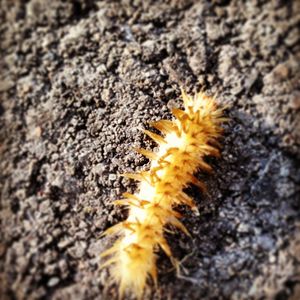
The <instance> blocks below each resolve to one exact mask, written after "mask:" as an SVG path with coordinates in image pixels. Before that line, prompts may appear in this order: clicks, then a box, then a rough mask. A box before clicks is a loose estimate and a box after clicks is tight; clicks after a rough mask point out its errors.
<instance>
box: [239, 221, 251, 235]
mask: <svg viewBox="0 0 300 300" xmlns="http://www.w3.org/2000/svg"><path fill="white" fill-rule="evenodd" d="M237 231H238V232H240V233H246V232H249V231H250V227H249V225H247V224H245V223H241V224H240V225H239V226H238V229H237Z"/></svg>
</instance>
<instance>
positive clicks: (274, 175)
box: [0, 0, 300, 300]
mask: <svg viewBox="0 0 300 300" xmlns="http://www.w3.org/2000/svg"><path fill="white" fill-rule="evenodd" d="M0 3H1V8H0V20H1V22H0V34H1V42H0V50H1V58H0V70H1V71H0V100H1V101H0V157H1V161H0V190H1V203H0V220H1V229H0V230H1V243H0V258H1V261H0V295H1V299H4V300H6V299H18V300H19V299H79V300H83V299H117V288H116V286H115V285H110V284H109V280H110V275H109V270H99V266H100V265H101V259H100V258H99V254H100V253H101V252H102V251H103V250H104V249H106V248H107V247H108V246H109V245H111V243H112V241H113V239H112V238H101V237H100V235H101V233H102V232H103V231H104V230H105V229H106V228H108V227H109V226H111V225H112V224H115V223H117V222H118V221H120V220H123V219H124V218H125V217H126V211H124V210H121V209H119V208H114V207H113V205H112V202H113V200H115V199H119V198H120V197H121V195H122V193H123V192H125V191H134V190H135V189H136V183H135V182H132V181H130V180H127V179H124V178H122V177H120V176H118V175H119V174H120V173H124V172H131V171H138V170H140V169H147V167H148V166H149V164H148V161H147V159H145V158H143V157H141V156H140V155H138V154H136V153H135V152H134V151H133V150H132V149H133V148H134V147H146V148H147V149H155V147H156V146H155V144H154V143H152V142H151V141H150V140H149V139H148V138H147V137H146V136H144V135H143V133H141V131H140V129H141V128H148V127H149V125H148V122H149V121H153V120H160V119H162V118H170V117H171V115H170V112H169V108H172V107H174V106H176V107H180V106H181V105H182V104H181V100H180V87H183V88H184V89H186V90H187V91H188V92H189V93H194V92H197V91H199V90H201V89H203V90H204V91H206V92H207V93H208V94H210V95H216V98H217V102H218V103H219V104H220V105H228V108H227V109H226V111H225V114H226V116H228V117H229V118H230V120H231V121H230V122H229V123H228V124H226V125H224V129H225V133H224V137H223V138H222V139H221V140H220V143H221V144H222V157H221V158H218V159H213V158H207V161H208V162H209V163H210V164H211V165H212V166H213V168H214V173H213V174H209V175H208V174H202V173H201V172H200V173H199V174H198V176H199V178H202V180H203V181H204V182H205V183H206V185H207V186H208V192H207V194H201V193H200V192H199V191H198V190H197V189H196V188H190V189H189V190H188V193H189V194H190V195H191V196H192V197H193V198H194V199H195V201H196V202H197V206H198V209H199V211H200V216H199V215H195V214H193V213H192V212H190V211H189V210H188V209H187V208H184V207H183V208H180V210H182V211H183V213H184V216H185V217H184V218H183V220H182V221H183V223H184V224H185V226H186V227H187V228H188V229H189V231H190V233H191V235H192V237H187V236H185V235H184V234H182V233H179V232H178V233H176V234H175V235H168V236H167V238H168V241H169V243H170V245H171V248H172V251H173V253H174V256H176V258H177V259H178V260H181V274H177V275H176V272H175V271H174V269H173V268H172V264H171V263H170V262H169V260H168V258H167V257H166V256H165V255H164V254H163V253H162V252H159V258H158V265H159V285H158V287H157V289H156V290H155V288H154V287H153V285H152V284H151V282H149V288H148V289H147V290H146V292H145V295H144V299H175V300H179V299H180V300H182V299H236V300H240V299H276V300H283V299H291V300H297V299H300V284H299V282H300V267H299V264H300V231H299V229H300V199H299V194H300V193H299V190H300V188H299V187H300V168H299V166H300V164H299V162H300V114H299V109H300V33H299V28H300V26H299V25H300V2H299V1H297V0H294V1H291V0H282V1H280V0H274V1H267V0H248V1H239V0H211V1H209V0H198V1H196V0H195V1H193V0H181V1H180V0H169V1H163V0H160V1H142V0H140V1H139V0H132V1H129V0H128V1H127V0H124V1H108V0H107V1H90V0H88V1H85V0H77V1H75V0H74V1H57V0H52V1H47V0H43V1H42V0H31V1H22V0H19V1H17V0H16V1H9V0H1V1H0ZM127 298H128V299H129V297H126V299H127Z"/></svg>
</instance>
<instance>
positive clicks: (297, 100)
mask: <svg viewBox="0 0 300 300" xmlns="http://www.w3.org/2000/svg"><path fill="white" fill-rule="evenodd" d="M289 106H290V108H292V109H294V110H298V109H299V108H300V93H299V92H297V93H295V94H294V95H293V97H292V99H291V101H290V103H289Z"/></svg>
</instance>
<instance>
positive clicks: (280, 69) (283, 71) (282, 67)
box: [273, 64, 289, 80]
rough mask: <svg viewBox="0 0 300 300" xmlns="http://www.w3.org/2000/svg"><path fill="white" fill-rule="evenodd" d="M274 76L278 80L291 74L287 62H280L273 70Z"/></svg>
mask: <svg viewBox="0 0 300 300" xmlns="http://www.w3.org/2000/svg"><path fill="white" fill-rule="evenodd" d="M273 72H274V73H273V74H274V77H276V79H278V80H283V79H286V78H287V77H288V75H289V68H288V67H287V65H286V64H279V65H277V66H276V67H275V69H274V70H273Z"/></svg>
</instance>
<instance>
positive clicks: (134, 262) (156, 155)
mask: <svg viewBox="0 0 300 300" xmlns="http://www.w3.org/2000/svg"><path fill="white" fill-rule="evenodd" d="M182 98H183V102H184V110H180V109H173V110H172V113H173V115H174V116H175V119H174V120H173V121H169V120H161V121H158V122H155V123H152V126H153V127H155V128H156V129H158V130H159V131H161V132H162V134H163V136H160V135H157V134H155V133H153V132H150V131H147V130H145V133H146V134H147V135H148V136H150V137H151V138H152V139H153V140H154V141H156V142H157V143H158V145H159V148H158V151H157V152H151V151H148V150H145V149H138V150H137V151H138V152H139V153H141V154H143V155H145V156H146V157H148V158H149V159H150V160H151V167H150V170H149V171H148V172H142V173H139V174H125V175H124V176H127V177H128V178H132V179H135V180H139V181H140V187H139V191H138V192H137V193H136V194H135V195H131V194H129V193H125V194H124V199H122V200H117V201H115V204H117V205H125V206H127V207H128V208H129V215H128V218H127V220H125V221H123V222H121V223H119V224H117V225H115V226H113V227H111V228H109V229H108V230H107V231H106V232H105V233H104V234H115V233H119V234H120V238H119V239H118V240H117V241H116V242H115V244H114V245H113V246H112V247H111V248H110V249H108V250H106V251H105V252H104V253H102V257H104V256H110V258H109V259H108V260H107V261H106V263H105V266H106V265H111V268H110V270H111V275H112V278H113V279H114V280H115V281H116V282H117V283H118V284H119V296H120V297H122V296H123V294H124V292H125V290H128V291H129V292H132V293H133V294H135V296H136V297H137V298H141V297H142V295H143V291H144V288H145V285H146V281H147V278H148V277H149V276H151V277H152V279H153V281H154V282H155V284H156V281H157V275H156V273H157V271H156V255H155V252H156V250H157V248H158V247H161V248H162V249H163V251H164V252H165V253H166V254H167V255H168V256H169V257H170V258H172V253H171V250H170V248H169V246H168V243H167V242H166V240H165V239H164V234H163V233H164V228H165V225H167V224H170V225H173V226H175V227H177V228H179V229H180V230H182V231H183V232H185V233H186V234H188V231H187V230H186V228H185V227H184V225H183V224H182V223H181V222H180V221H179V218H180V214H179V213H178V212H176V211H175V210H174V209H173V207H174V206H176V205H178V204H184V205H188V206H189V207H191V208H192V209H196V206H195V204H194V202H193V200H192V199H191V198H190V197H189V196H188V195H187V194H185V193H184V192H183V189H184V188H185V187H186V186H187V185H188V184H191V183H192V184H194V185H197V186H199V187H200V188H201V189H203V190H204V189H205V185H204V184H203V183H202V182H200V181H199V180H198V179H197V178H196V177H194V176H193V174H194V173H195V172H196V171H197V170H198V169H201V170H205V171H210V170H211V167H210V166H209V165H208V164H207V163H206V162H205V161H204V160H203V159H204V157H205V156H206V155H214V156H218V155H219V151H218V149H217V148H216V147H215V146H214V145H217V141H216V139H217V138H218V137H219V136H220V134H221V133H222V129H221V127H220V124H221V123H222V122H223V121H225V120H226V119H225V118H223V117H222V112H223V110H222V109H218V108H217V107H216V104H215V100H214V98H212V97H208V96H206V95H205V94H203V93H198V94H197V95H195V97H191V96H188V95H186V94H185V92H183V91H182Z"/></svg>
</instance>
